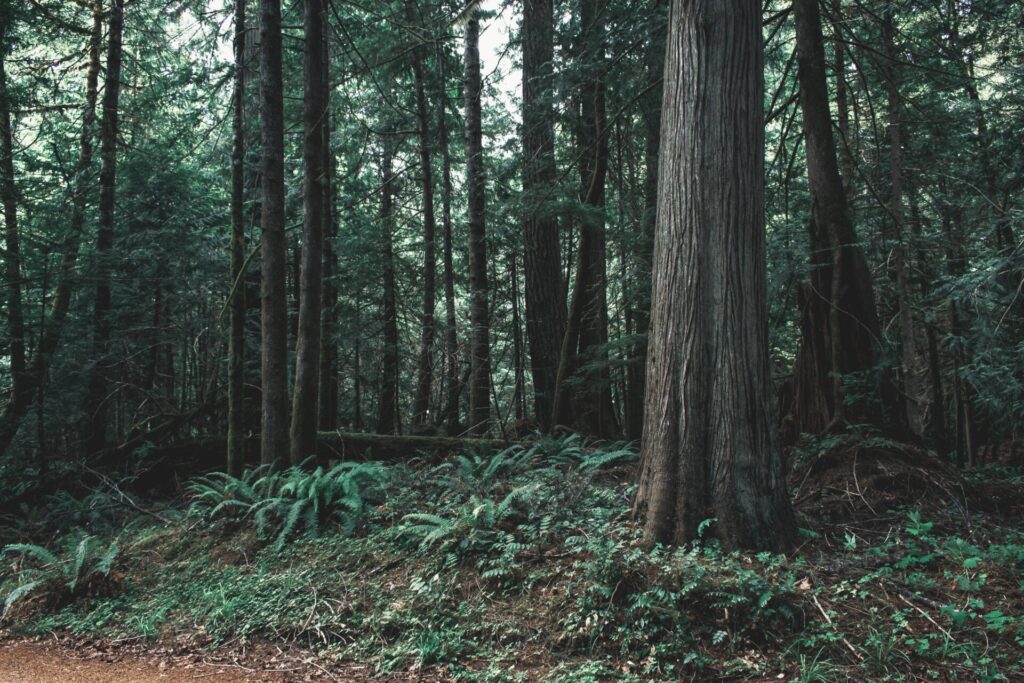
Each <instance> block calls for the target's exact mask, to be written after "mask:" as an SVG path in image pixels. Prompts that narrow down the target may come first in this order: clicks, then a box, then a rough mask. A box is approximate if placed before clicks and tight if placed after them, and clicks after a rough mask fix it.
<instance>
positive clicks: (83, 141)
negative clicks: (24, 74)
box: [0, 0, 103, 453]
mask: <svg viewBox="0 0 1024 683" xmlns="http://www.w3.org/2000/svg"><path fill="white" fill-rule="evenodd" d="M102 40H103V0H93V3H92V30H91V32H90V34H89V62H88V64H89V65H88V68H87V70H86V77H85V104H84V106H83V108H82V131H81V135H80V138H79V155H78V162H77V164H76V165H75V172H74V176H73V178H72V183H71V219H70V221H69V227H68V233H67V236H66V237H65V240H64V245H63V247H62V251H61V257H60V266H59V267H58V270H57V284H56V288H55V291H54V296H53V301H52V303H51V305H50V319H49V322H48V323H44V325H43V328H42V331H41V332H40V335H39V344H38V346H37V348H36V353H35V356H33V358H32V362H31V364H30V366H29V369H28V372H27V373H26V380H25V381H26V382H27V383H28V384H30V385H31V387H41V386H42V385H43V383H44V382H45V379H46V374H47V371H48V369H49V366H50V358H51V357H52V356H53V352H54V351H55V350H56V348H57V346H58V344H59V343H60V338H61V334H62V332H63V330H64V322H65V321H66V319H67V313H68V309H69V308H70V307H71V295H72V293H73V292H74V289H75V285H76V284H77V283H76V278H75V266H76V264H77V262H78V253H79V248H80V246H81V241H82V233H83V231H84V229H85V211H86V195H87V192H88V189H89V171H90V169H91V168H92V158H93V144H92V143H93V136H94V135H95V131H94V130H93V128H94V127H95V125H96V100H97V97H98V90H99V73H100V52H101V45H102ZM14 398H15V397H14V396H13V395H12V397H11V400H9V401H8V402H7V404H6V405H5V407H4V410H3V414H2V415H0V453H4V452H6V450H7V448H8V447H9V446H10V444H11V441H13V440H14V437H15V436H16V435H17V433H18V428H19V426H20V425H21V421H22V418H23V417H24V416H25V413H26V411H27V410H28V404H27V403H26V402H24V401H15V400H13V399H14Z"/></svg>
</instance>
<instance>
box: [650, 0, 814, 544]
mask: <svg viewBox="0 0 1024 683" xmlns="http://www.w3.org/2000/svg"><path fill="white" fill-rule="evenodd" d="M763 60H764V58H763V50H762V41H761V3H760V2H758V1H757V0H709V1H707V2H704V3H692V2H687V1H684V0H676V2H674V3H673V5H672V10H671V16H670V20H669V38H668V49H667V56H666V70H665V73H666V76H667V77H666V81H665V92H664V98H665V101H664V107H663V110H662V128H661V131H662V144H663V146H662V155H661V167H660V173H659V176H660V178H661V181H662V182H661V185H660V186H659V190H658V215H657V230H656V235H655V244H654V287H653V293H654V294H653V301H652V307H651V316H652V324H651V338H650V344H649V347H648V374H647V397H646V415H645V422H644V436H643V442H642V446H641V478H640V488H639V490H638V494H637V510H638V512H640V513H643V514H644V515H645V516H646V520H645V535H646V538H647V540H648V541H649V542H674V543H683V542H686V541H689V540H690V539H693V538H695V537H697V535H698V534H699V530H700V527H701V524H702V522H703V521H704V520H707V519H710V518H714V519H715V520H716V521H715V522H714V525H713V532H714V533H715V534H716V535H718V536H719V537H720V538H721V539H722V540H723V542H724V543H725V544H726V545H727V546H728V547H740V548H750V549H773V550H777V549H784V548H787V547H788V546H789V545H790V544H791V542H792V540H793V532H794V520H793V516H792V512H791V510H790V507H789V501H788V497H787V496H788V494H787V491H786V482H785V476H784V472H783V460H782V453H781V450H780V448H779V445H778V443H777V441H778V440H777V438H776V436H775V431H774V430H775V419H774V415H773V412H774V411H773V409H772V405H773V399H772V391H771V378H770V375H769V365H768V321H767V317H768V315H767V291H766V280H767V272H766V264H765V222H764V221H765V219H764V115H763V94H764V85H763V68H764V62H763Z"/></svg>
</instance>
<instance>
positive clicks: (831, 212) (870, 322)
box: [793, 0, 901, 433]
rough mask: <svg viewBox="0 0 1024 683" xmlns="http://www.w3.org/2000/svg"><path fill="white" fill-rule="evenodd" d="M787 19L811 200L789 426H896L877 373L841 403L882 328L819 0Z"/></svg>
mask: <svg viewBox="0 0 1024 683" xmlns="http://www.w3.org/2000/svg"><path fill="white" fill-rule="evenodd" d="M793 14H794V17H795V20H796V54H797V62H798V65H799V68H798V78H799V82H800V105H801V110H802V111H803V129H804V141H805V145H806V148H807V182H808V185H809V187H810V197H811V218H810V221H809V222H808V232H809V238H810V248H811V276H810V282H809V284H808V285H807V286H806V287H805V288H804V290H803V293H802V299H803V301H802V305H801V308H802V319H801V322H800V326H801V342H800V351H799V353H798V355H797V360H796V368H795V370H794V381H795V387H794V393H795V399H794V426H795V428H796V430H797V431H798V432H807V433H820V432H823V431H826V430H829V429H835V428H838V427H842V426H843V425H845V424H849V423H851V422H853V423H861V422H870V423H874V424H876V425H878V426H885V425H893V424H898V423H900V422H901V419H900V417H899V415H898V408H897V405H896V404H897V402H896V400H895V398H894V396H893V393H892V387H891V384H890V382H889V381H888V378H887V376H886V375H885V373H884V372H881V373H880V376H879V377H878V378H877V379H874V380H873V382H874V386H875V387H877V390H876V391H875V392H867V393H866V395H869V396H871V398H870V399H867V400H864V399H862V400H860V401H859V402H856V403H849V402H848V401H847V392H846V390H845V388H844V384H843V383H844V378H848V377H850V376H851V375H853V376H856V375H858V374H860V375H864V374H868V373H872V372H879V370H878V368H877V367H876V366H877V364H878V360H879V355H880V349H879V344H880V340H881V328H880V326H879V323H878V314H877V311H876V309H875V293H874V286H873V284H872V278H871V270H870V269H869V267H868V263H867V259H866V258H865V256H864V251H863V250H862V249H861V247H860V244H859V242H858V239H857V233H856V230H855V229H854V226H853V221H852V220H851V219H850V212H849V207H848V205H847V200H846V193H845V191H844V189H843V181H842V178H841V177H840V175H839V164H838V161H837V160H836V147H835V138H834V136H833V134H832V121H831V116H830V113H829V112H830V109H829V98H828V87H827V83H826V80H825V48H824V39H823V38H822V33H821V14H820V10H819V7H818V0H793ZM862 393H865V392H862Z"/></svg>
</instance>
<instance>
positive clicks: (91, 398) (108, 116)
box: [85, 0, 124, 453]
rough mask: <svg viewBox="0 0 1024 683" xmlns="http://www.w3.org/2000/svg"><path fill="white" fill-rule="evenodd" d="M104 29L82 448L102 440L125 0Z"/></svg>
mask: <svg viewBox="0 0 1024 683" xmlns="http://www.w3.org/2000/svg"><path fill="white" fill-rule="evenodd" d="M108 23H109V27H108V30H107V73H106V77H105V79H104V83H103V118H102V120H101V123H100V206H99V228H98V229H97V232H96V274H95V278H96V300H95V302H94V305H93V340H92V346H93V362H94V363H95V365H94V366H93V368H92V372H91V373H90V376H89V390H88V393H87V394H86V396H87V398H86V403H85V407H86V413H87V426H86V437H85V449H86V451H87V452H89V453H96V452H98V451H100V450H102V449H103V448H104V447H105V446H106V443H107V413H108V407H109V397H108V396H107V387H108V383H107V371H108V367H107V366H108V365H109V363H110V352H111V348H110V335H111V320H110V310H111V290H110V274H111V269H112V263H111V251H112V250H113V248H114V191H115V188H116V182H117V131H118V106H119V99H120V95H121V36H122V32H123V30H124V0H113V1H112V2H111V5H110V19H109V22H108Z"/></svg>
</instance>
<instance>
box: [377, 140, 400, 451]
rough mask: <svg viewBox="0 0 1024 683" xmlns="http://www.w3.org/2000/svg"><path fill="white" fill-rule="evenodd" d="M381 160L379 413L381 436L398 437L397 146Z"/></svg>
mask: <svg viewBox="0 0 1024 683" xmlns="http://www.w3.org/2000/svg"><path fill="white" fill-rule="evenodd" d="M383 144H384V150H383V155H382V157H381V177H382V183H381V201H380V219H381V220H380V222H381V229H382V230H383V234H382V235H381V238H382V250H383V254H382V257H383V278H384V282H383V284H384V293H383V294H384V298H383V302H382V303H383V309H384V311H383V312H384V353H383V357H382V361H381V388H380V405H379V406H378V411H377V433H378V434H397V433H398V431H399V426H398V425H399V417H398V295H397V293H396V291H395V263H394V258H395V256H394V245H393V240H394V237H393V234H392V233H393V230H394V220H395V218H394V206H393V203H394V186H395V178H394V170H393V169H392V167H391V166H392V161H393V158H394V149H393V145H394V142H393V141H392V140H390V139H388V138H385V139H384V143H383Z"/></svg>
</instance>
